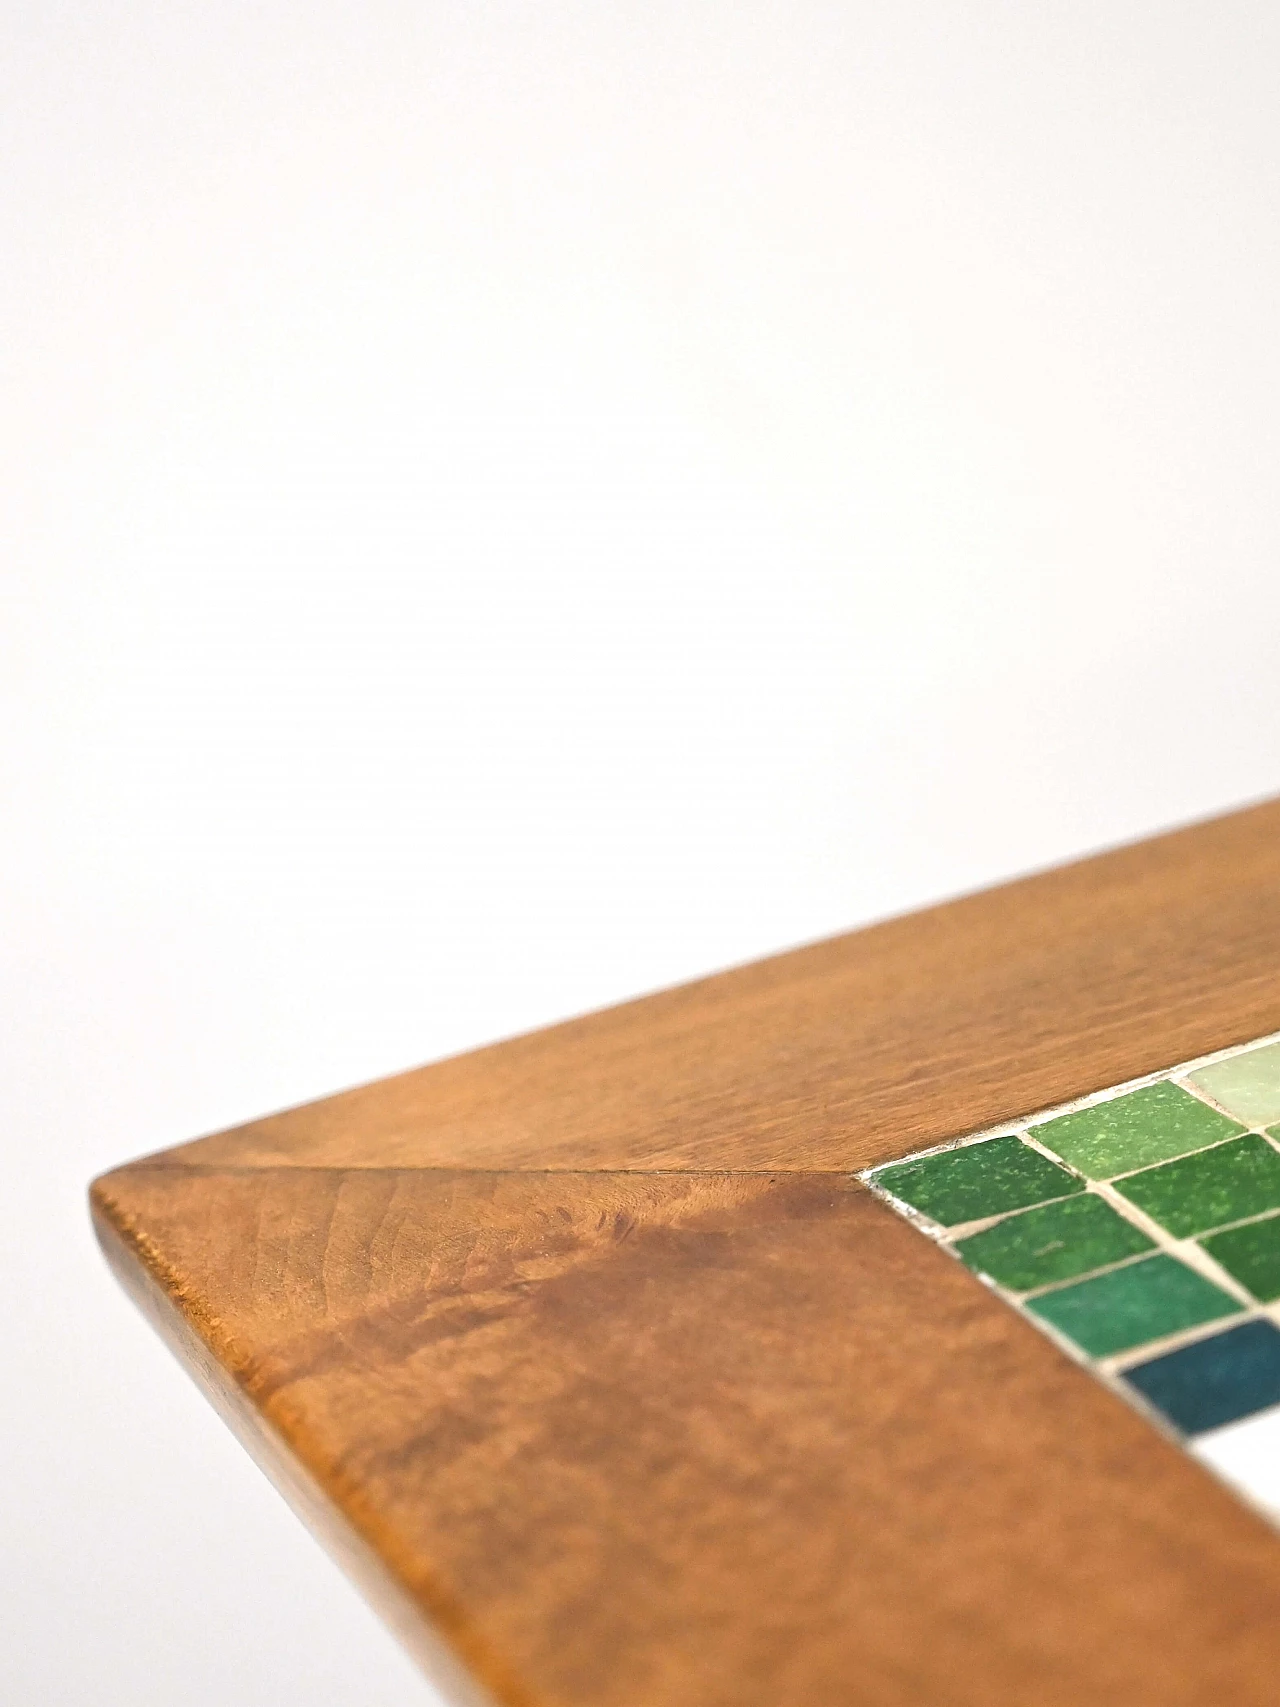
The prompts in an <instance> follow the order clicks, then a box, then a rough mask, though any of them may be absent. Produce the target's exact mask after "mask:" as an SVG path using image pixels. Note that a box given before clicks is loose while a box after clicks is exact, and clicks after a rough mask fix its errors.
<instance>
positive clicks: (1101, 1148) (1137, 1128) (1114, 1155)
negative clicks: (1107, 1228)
mask: <svg viewBox="0 0 1280 1707" xmlns="http://www.w3.org/2000/svg"><path fill="white" fill-rule="evenodd" d="M1031 1130H1032V1132H1033V1134H1034V1136H1035V1137H1036V1138H1037V1139H1038V1140H1039V1141H1040V1143H1042V1144H1043V1145H1044V1147H1045V1149H1046V1150H1052V1151H1053V1153H1054V1155H1055V1156H1061V1157H1062V1159H1063V1161H1064V1162H1069V1163H1070V1164H1071V1166H1072V1167H1074V1168H1079V1170H1080V1172H1081V1173H1082V1174H1087V1175H1088V1176H1089V1178H1090V1179H1112V1178H1114V1176H1115V1175H1116V1174H1124V1173H1132V1172H1133V1170H1134V1169H1135V1168H1145V1167H1149V1166H1150V1165H1151V1164H1152V1163H1153V1162H1163V1161H1167V1160H1168V1159H1169V1157H1170V1156H1182V1155H1185V1154H1186V1153H1187V1151H1189V1150H1202V1149H1203V1148H1204V1147H1205V1145H1206V1144H1214V1143H1216V1142H1217V1141H1218V1140H1219V1139H1220V1138H1229V1137H1230V1136H1231V1135H1232V1133H1233V1132H1240V1131H1242V1130H1243V1128H1242V1127H1241V1126H1240V1125H1239V1123H1238V1122H1236V1121H1234V1120H1228V1119H1227V1117H1226V1115H1225V1114H1219V1113H1218V1111H1217V1109H1215V1108H1210V1107H1209V1106H1208V1105H1207V1104H1206V1103H1203V1102H1201V1101H1199V1099H1198V1098H1196V1097H1193V1096H1192V1095H1191V1093H1190V1091H1184V1090H1183V1089H1181V1087H1180V1086H1178V1085H1173V1084H1169V1083H1168V1082H1166V1083H1164V1084H1159V1085H1144V1086H1143V1088H1142V1089H1141V1090H1139V1091H1130V1092H1129V1094H1128V1096H1122V1097H1113V1098H1112V1099H1111V1101H1110V1102H1100V1103H1096V1104H1095V1105H1094V1106H1093V1107H1092V1108H1082V1109H1078V1110H1077V1111H1076V1113H1075V1114H1064V1115H1060V1116H1059V1118H1058V1119H1057V1120H1049V1121H1046V1122H1045V1124H1044V1125H1043V1126H1034V1127H1032V1129H1031Z"/></svg>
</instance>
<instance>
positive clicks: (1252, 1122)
mask: <svg viewBox="0 0 1280 1707" xmlns="http://www.w3.org/2000/svg"><path fill="white" fill-rule="evenodd" d="M1191 1083H1192V1084H1193V1085H1196V1086H1198V1087H1199V1088H1200V1090H1202V1091H1207V1092H1208V1094H1209V1095H1210V1096H1211V1097H1212V1098H1213V1100H1214V1101H1215V1102H1219V1103H1221V1104H1222V1106H1223V1108H1225V1109H1226V1110H1227V1112H1228V1113H1229V1114H1234V1115H1235V1117H1236V1119H1237V1120H1243V1121H1244V1123H1245V1125H1246V1126H1270V1125H1271V1124H1272V1122H1273V1121H1277V1120H1280V1043H1264V1044H1263V1046H1262V1048H1261V1049H1246V1050H1245V1052H1244V1054H1243V1055H1228V1057H1227V1058H1226V1060H1225V1061H1214V1062H1213V1063H1212V1065H1211V1066H1208V1067H1201V1068H1199V1069H1198V1071H1197V1072H1195V1073H1194V1074H1193V1075H1192V1077H1191Z"/></svg>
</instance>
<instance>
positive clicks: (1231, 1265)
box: [1200, 1215, 1280, 1304]
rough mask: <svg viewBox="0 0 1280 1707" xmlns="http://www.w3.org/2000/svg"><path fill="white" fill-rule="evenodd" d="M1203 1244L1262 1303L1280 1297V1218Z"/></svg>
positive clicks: (1255, 1223) (1253, 1223)
mask: <svg viewBox="0 0 1280 1707" xmlns="http://www.w3.org/2000/svg"><path fill="white" fill-rule="evenodd" d="M1200 1243H1201V1244H1202V1245H1203V1246H1204V1248H1205V1250H1206V1251H1208V1253H1209V1255H1210V1256H1211V1257H1213V1259H1214V1260H1215V1261H1216V1262H1220V1263H1221V1264H1222V1266H1223V1268H1225V1269H1226V1271H1227V1273H1228V1274H1229V1275H1231V1276H1232V1277H1233V1279H1235V1280H1238V1281H1239V1282H1240V1284H1241V1286H1243V1287H1245V1288H1246V1289H1247V1290H1248V1291H1250V1292H1252V1293H1253V1295H1254V1297H1255V1298H1256V1299H1258V1301H1259V1302H1260V1303H1262V1304H1270V1303H1273V1302H1274V1301H1275V1299H1277V1298H1280V1215H1273V1216H1272V1217H1271V1218H1270V1219H1269V1220H1266V1221H1250V1223H1249V1225H1248V1226H1247V1227H1232V1228H1231V1229H1230V1231H1229V1232H1226V1233H1214V1234H1212V1235H1211V1236H1210V1237H1209V1238H1207V1239H1201V1241H1200Z"/></svg>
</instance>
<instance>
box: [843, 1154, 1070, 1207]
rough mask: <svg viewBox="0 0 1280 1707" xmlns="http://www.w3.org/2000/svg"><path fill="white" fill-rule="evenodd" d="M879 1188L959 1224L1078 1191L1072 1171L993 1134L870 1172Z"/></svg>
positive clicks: (904, 1201) (913, 1205) (903, 1200)
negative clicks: (979, 1142) (988, 1139)
mask: <svg viewBox="0 0 1280 1707" xmlns="http://www.w3.org/2000/svg"><path fill="white" fill-rule="evenodd" d="M872 1177H873V1179H874V1180H875V1183H876V1184H877V1185H878V1186H879V1187H880V1188H881V1190H883V1191H888V1192H892V1194H893V1195H894V1197H897V1198H901V1200H902V1202H903V1203H909V1204H910V1205H911V1207H912V1208H913V1209H918V1210H919V1211H920V1212H921V1214H922V1215H928V1216H930V1217H931V1218H932V1219H933V1220H935V1221H939V1222H941V1224H942V1225H943V1226H944V1227H958V1226H960V1225H961V1223H963V1222H965V1221H980V1220H985V1219H986V1217H987V1216H988V1215H1004V1214H1006V1213H1007V1212H1008V1211H1009V1210H1011V1209H1026V1208H1027V1207H1028V1206H1029V1205H1030V1204H1033V1203H1045V1202H1047V1201H1048V1200H1049V1199H1050V1198H1052V1197H1063V1196H1065V1195H1066V1193H1068V1192H1073V1191H1083V1190H1084V1185H1083V1183H1082V1182H1081V1181H1080V1180H1078V1179H1077V1178H1076V1177H1075V1175H1074V1174H1069V1173H1068V1172H1067V1171H1066V1169H1065V1168H1060V1167H1059V1166H1058V1165H1057V1163H1056V1162H1051V1161H1050V1160H1049V1158H1048V1157H1047V1156H1042V1155H1040V1154H1039V1152H1038V1151H1036V1150H1033V1149H1031V1147H1030V1146H1029V1145H1027V1144H1024V1143H1023V1142H1022V1140H1021V1138H992V1139H991V1140H990V1142H988V1143H983V1144H967V1145H966V1146H965V1147H964V1148H963V1149H960V1150H944V1151H943V1152H942V1153H941V1154H940V1155H937V1156H922V1157H920V1159H919V1160H918V1161H914V1162H897V1163H895V1164H894V1165H893V1166H892V1167H888V1168H879V1169H878V1170H877V1171H876V1173H875V1174H874V1175H873V1176H872Z"/></svg>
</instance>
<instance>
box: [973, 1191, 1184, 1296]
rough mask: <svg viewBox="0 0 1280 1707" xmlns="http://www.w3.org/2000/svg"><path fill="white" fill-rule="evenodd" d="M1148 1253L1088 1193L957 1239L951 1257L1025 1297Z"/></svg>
mask: <svg viewBox="0 0 1280 1707" xmlns="http://www.w3.org/2000/svg"><path fill="white" fill-rule="evenodd" d="M1152 1248H1153V1247H1152V1242H1151V1240H1150V1239H1149V1238H1148V1237H1147V1235H1146V1234H1145V1233H1144V1232H1142V1231H1141V1229H1139V1228H1138V1227H1135V1226H1134V1225H1133V1223H1132V1222H1131V1221H1126V1220H1125V1219H1124V1217H1123V1216H1122V1215H1118V1214H1117V1213H1116V1211H1115V1210H1114V1209H1113V1208H1112V1207H1111V1205H1110V1204H1109V1203H1104V1202H1103V1201H1102V1199H1101V1198H1100V1197H1095V1196H1094V1195H1093V1193H1092V1192H1090V1193H1088V1194H1086V1195H1084V1196H1080V1197H1067V1198H1064V1199H1063V1200H1062V1201H1061V1202H1060V1203H1047V1204H1045V1205H1044V1206H1043V1208H1040V1209H1024V1210H1023V1211H1022V1213H1021V1214H1019V1215H1010V1216H1008V1217H1007V1218H1006V1219H1005V1220H1003V1221H998V1222H997V1223H996V1225H995V1226H994V1227H988V1228H987V1229H986V1231H985V1232H982V1233H975V1234H974V1235H973V1236H972V1237H971V1238H968V1239H961V1240H960V1241H959V1242H958V1243H957V1245H956V1253H957V1255H959V1256H960V1257H961V1258H962V1259H963V1261H965V1262H966V1263H968V1265H969V1267H970V1268H974V1269H977V1270H978V1271H979V1272H980V1273H982V1274H987V1275H990V1277H991V1278H992V1280H997V1281H999V1283H1000V1285H1001V1286H1007V1287H1008V1288H1009V1290H1010V1291H1011V1292H1029V1291H1030V1290H1031V1289H1032V1287H1035V1286H1047V1285H1049V1284H1050V1283H1051V1282H1052V1281H1055V1280H1070V1279H1071V1278H1072V1277H1073V1276H1074V1275H1077V1274H1088V1273H1089V1272H1090V1270H1092V1269H1095V1268H1103V1267H1105V1266H1106V1265H1107V1264H1108V1263H1113V1262H1120V1261H1122V1260H1123V1259H1124V1258H1125V1257H1131V1256H1136V1255H1137V1253H1138V1252H1139V1251H1149V1250H1151V1249H1152Z"/></svg>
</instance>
